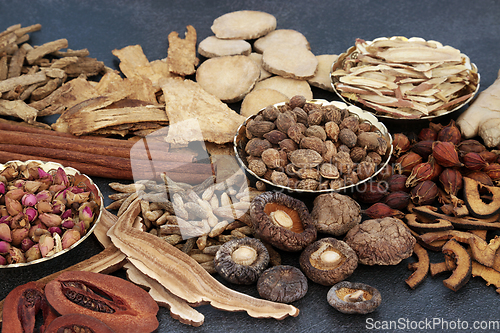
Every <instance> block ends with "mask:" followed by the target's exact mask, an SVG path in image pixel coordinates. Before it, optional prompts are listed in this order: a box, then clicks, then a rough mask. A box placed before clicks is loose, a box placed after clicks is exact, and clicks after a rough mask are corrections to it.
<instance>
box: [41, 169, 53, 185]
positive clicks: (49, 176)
mask: <svg viewBox="0 0 500 333" xmlns="http://www.w3.org/2000/svg"><path fill="white" fill-rule="evenodd" d="M38 178H39V179H50V181H51V182H52V181H53V179H52V175H51V174H50V173H48V172H45V170H43V169H42V168H38Z"/></svg>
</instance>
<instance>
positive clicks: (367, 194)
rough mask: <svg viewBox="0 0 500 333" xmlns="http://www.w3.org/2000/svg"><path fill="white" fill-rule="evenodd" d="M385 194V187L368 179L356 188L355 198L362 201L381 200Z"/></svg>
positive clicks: (372, 201)
mask: <svg viewBox="0 0 500 333" xmlns="http://www.w3.org/2000/svg"><path fill="white" fill-rule="evenodd" d="M386 195H387V188H386V187H384V185H383V184H382V183H381V182H376V181H369V182H366V183H364V184H361V185H360V186H358V187H357V188H356V198H357V199H358V200H359V201H361V202H364V203H375V202H379V201H381V200H382V199H383V198H384V197H385V196H386Z"/></svg>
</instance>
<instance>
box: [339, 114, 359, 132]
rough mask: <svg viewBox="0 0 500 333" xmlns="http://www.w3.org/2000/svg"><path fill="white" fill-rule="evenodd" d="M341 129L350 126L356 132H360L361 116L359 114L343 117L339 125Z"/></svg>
mask: <svg viewBox="0 0 500 333" xmlns="http://www.w3.org/2000/svg"><path fill="white" fill-rule="evenodd" d="M339 127H340V129H343V128H348V129H350V130H351V131H353V132H354V133H358V130H359V118H358V117H357V116H348V117H345V118H344V119H342V121H341V122H340V125H339Z"/></svg>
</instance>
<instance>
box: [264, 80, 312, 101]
mask: <svg viewBox="0 0 500 333" xmlns="http://www.w3.org/2000/svg"><path fill="white" fill-rule="evenodd" d="M263 88H269V89H274V90H278V91H279V92H281V93H283V94H284V95H286V96H287V97H288V98H292V97H293V96H295V95H301V96H304V97H305V98H306V99H312V98H313V93H312V90H311V86H310V85H309V83H308V82H307V81H304V80H295V79H287V78H284V77H281V76H272V77H270V78H268V79H265V80H262V81H259V82H257V83H256V84H255V87H254V90H257V89H263Z"/></svg>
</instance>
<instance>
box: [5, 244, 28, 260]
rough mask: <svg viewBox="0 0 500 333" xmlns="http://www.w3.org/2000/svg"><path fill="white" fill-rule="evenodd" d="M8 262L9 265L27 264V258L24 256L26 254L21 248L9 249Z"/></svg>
mask: <svg viewBox="0 0 500 333" xmlns="http://www.w3.org/2000/svg"><path fill="white" fill-rule="evenodd" d="M7 262H8V263H9V264H19V263H25V262H26V257H25V256H24V253H23V252H22V251H21V249H20V248H17V247H15V246H11V248H10V249H9V254H8V255H7Z"/></svg>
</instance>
